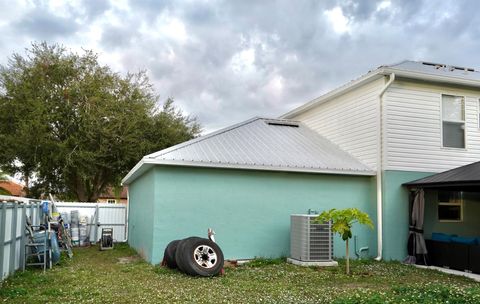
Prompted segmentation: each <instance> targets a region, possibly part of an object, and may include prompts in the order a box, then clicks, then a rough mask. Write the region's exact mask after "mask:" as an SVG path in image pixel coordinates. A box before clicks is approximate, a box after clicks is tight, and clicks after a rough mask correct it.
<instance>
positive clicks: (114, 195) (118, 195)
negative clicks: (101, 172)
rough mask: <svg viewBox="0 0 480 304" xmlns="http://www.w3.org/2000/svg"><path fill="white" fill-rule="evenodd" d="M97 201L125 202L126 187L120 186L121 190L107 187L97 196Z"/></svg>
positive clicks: (126, 195)
mask: <svg viewBox="0 0 480 304" xmlns="http://www.w3.org/2000/svg"><path fill="white" fill-rule="evenodd" d="M97 203H108V204H126V203H128V188H127V187H122V189H121V191H116V190H115V189H114V188H112V187H108V188H107V189H105V190H104V191H103V192H102V193H101V194H100V195H99V196H98V200H97Z"/></svg>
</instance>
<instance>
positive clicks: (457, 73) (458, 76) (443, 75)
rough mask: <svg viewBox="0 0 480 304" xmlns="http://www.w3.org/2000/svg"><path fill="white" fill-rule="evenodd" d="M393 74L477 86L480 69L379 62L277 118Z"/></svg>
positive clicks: (286, 116)
mask: <svg viewBox="0 0 480 304" xmlns="http://www.w3.org/2000/svg"><path fill="white" fill-rule="evenodd" d="M392 73H394V74H395V77H396V78H408V79H416V80H421V81H428V82H440V83H449V84H456V85H462V86H470V87H477V88H479V87H480V72H479V71H476V70H475V69H473V68H466V67H458V66H452V65H446V64H441V63H431V62H422V61H410V60H405V61H402V62H400V63H396V64H391V65H382V66H380V67H378V68H377V69H375V70H373V71H369V72H368V73H367V74H365V75H363V76H361V77H359V78H357V79H355V80H352V81H350V82H349V83H347V84H345V85H343V86H341V87H339V88H337V89H335V90H333V91H330V92H328V93H327V94H324V95H322V96H320V97H318V98H315V99H313V100H312V101H310V102H307V103H306V104H304V105H302V106H300V107H298V108H295V109H293V110H292V111H290V112H288V113H286V114H283V115H282V116H280V118H294V117H295V116H296V115H298V114H301V113H303V112H305V111H307V110H309V109H311V108H313V107H316V106H317V105H319V104H322V103H324V102H327V101H329V100H332V99H333V98H335V97H337V96H340V95H342V94H345V93H347V92H349V91H351V90H353V89H355V88H357V87H359V86H362V85H364V84H366V83H368V82H371V81H374V80H376V79H379V78H381V77H384V76H386V75H391V74H392Z"/></svg>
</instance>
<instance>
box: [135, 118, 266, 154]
mask: <svg viewBox="0 0 480 304" xmlns="http://www.w3.org/2000/svg"><path fill="white" fill-rule="evenodd" d="M259 119H264V118H262V117H258V116H255V117H253V118H250V119H247V120H245V121H242V122H239V123H237V124H234V125H231V126H228V127H225V128H222V129H220V130H217V131H214V132H212V133H208V134H206V135H203V136H200V137H197V138H193V139H190V140H188V141H186V142H183V143H179V144H177V145H174V146H171V147H168V148H165V149H163V150H160V151H157V152H154V153H151V154H148V155H145V156H144V157H143V158H156V157H158V156H161V155H164V154H166V153H170V152H173V151H176V150H178V149H181V148H185V147H188V146H190V145H193V144H196V143H199V142H202V141H204V140H207V139H209V138H212V137H215V136H218V135H220V134H224V133H226V132H230V131H232V130H234V129H237V128H240V127H242V126H244V125H247V124H249V123H252V122H254V121H256V120H259Z"/></svg>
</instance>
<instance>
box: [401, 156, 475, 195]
mask: <svg viewBox="0 0 480 304" xmlns="http://www.w3.org/2000/svg"><path fill="white" fill-rule="evenodd" d="M403 185H404V186H406V187H409V188H449V189H452V190H454V189H455V190H463V191H480V161H479V162H475V163H471V164H469V165H466V166H462V167H458V168H455V169H451V170H448V171H445V172H442V173H438V174H434V175H431V176H428V177H424V178H421V179H417V180H414V181H411V182H408V183H404V184H403Z"/></svg>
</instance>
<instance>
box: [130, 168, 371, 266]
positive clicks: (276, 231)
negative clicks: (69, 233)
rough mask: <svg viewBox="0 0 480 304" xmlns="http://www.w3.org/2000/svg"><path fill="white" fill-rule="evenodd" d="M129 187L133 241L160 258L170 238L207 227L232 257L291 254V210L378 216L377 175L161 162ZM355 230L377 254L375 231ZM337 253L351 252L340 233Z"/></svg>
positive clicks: (363, 243) (150, 257) (199, 233)
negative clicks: (360, 212)
mask: <svg viewBox="0 0 480 304" xmlns="http://www.w3.org/2000/svg"><path fill="white" fill-rule="evenodd" d="M152 183H154V184H152ZM129 189H130V202H129V207H130V215H129V221H130V229H129V231H130V234H129V243H130V244H131V245H132V246H133V247H134V248H136V249H137V250H150V252H149V253H145V254H144V256H145V258H146V259H147V260H148V261H149V262H151V263H154V264H156V263H159V262H160V261H161V260H162V258H163V251H164V249H165V246H166V245H167V244H168V242H170V241H171V240H174V239H182V238H185V237H188V236H193V235H196V236H202V237H206V234H207V229H208V228H209V227H211V228H213V229H214V230H215V231H216V233H217V235H216V236H215V237H216V241H217V243H218V244H219V245H220V247H221V248H222V250H223V253H224V255H225V258H226V259H247V258H253V257H279V256H288V255H289V252H290V249H289V248H290V215H291V214H301V213H306V212H307V211H308V209H313V210H317V211H322V210H326V209H330V208H338V209H341V208H350V207H356V208H359V209H361V210H363V211H365V212H367V213H368V214H370V216H371V217H372V219H373V220H374V221H375V220H376V219H375V214H376V203H375V178H374V177H365V176H347V175H327V174H303V173H284V172H267V171H252V170H235V169H209V168H192V167H180V166H156V167H154V168H152V169H151V170H150V171H148V172H147V174H144V175H143V176H142V177H141V178H139V179H137V180H135V181H134V182H133V183H132V184H131V185H130V186H129ZM152 189H153V194H152ZM138 209H143V210H142V211H138ZM135 210H137V211H135ZM152 216H153V219H152V220H150V219H151V217H152ZM150 224H151V225H150ZM132 225H133V226H134V227H132ZM354 235H357V236H358V237H359V244H358V245H359V247H364V246H368V247H369V248H370V251H369V254H370V255H375V254H376V252H375V248H376V238H375V232H374V231H372V230H371V229H369V228H366V227H354ZM138 238H141V239H142V241H139V240H138ZM148 242H150V243H151V245H147V244H146V243H148ZM350 254H351V255H352V256H353V254H354V252H353V242H352V246H351V252H350ZM334 255H335V256H344V255H345V245H344V242H343V241H342V240H341V239H340V238H339V237H337V236H336V237H335V241H334Z"/></svg>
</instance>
